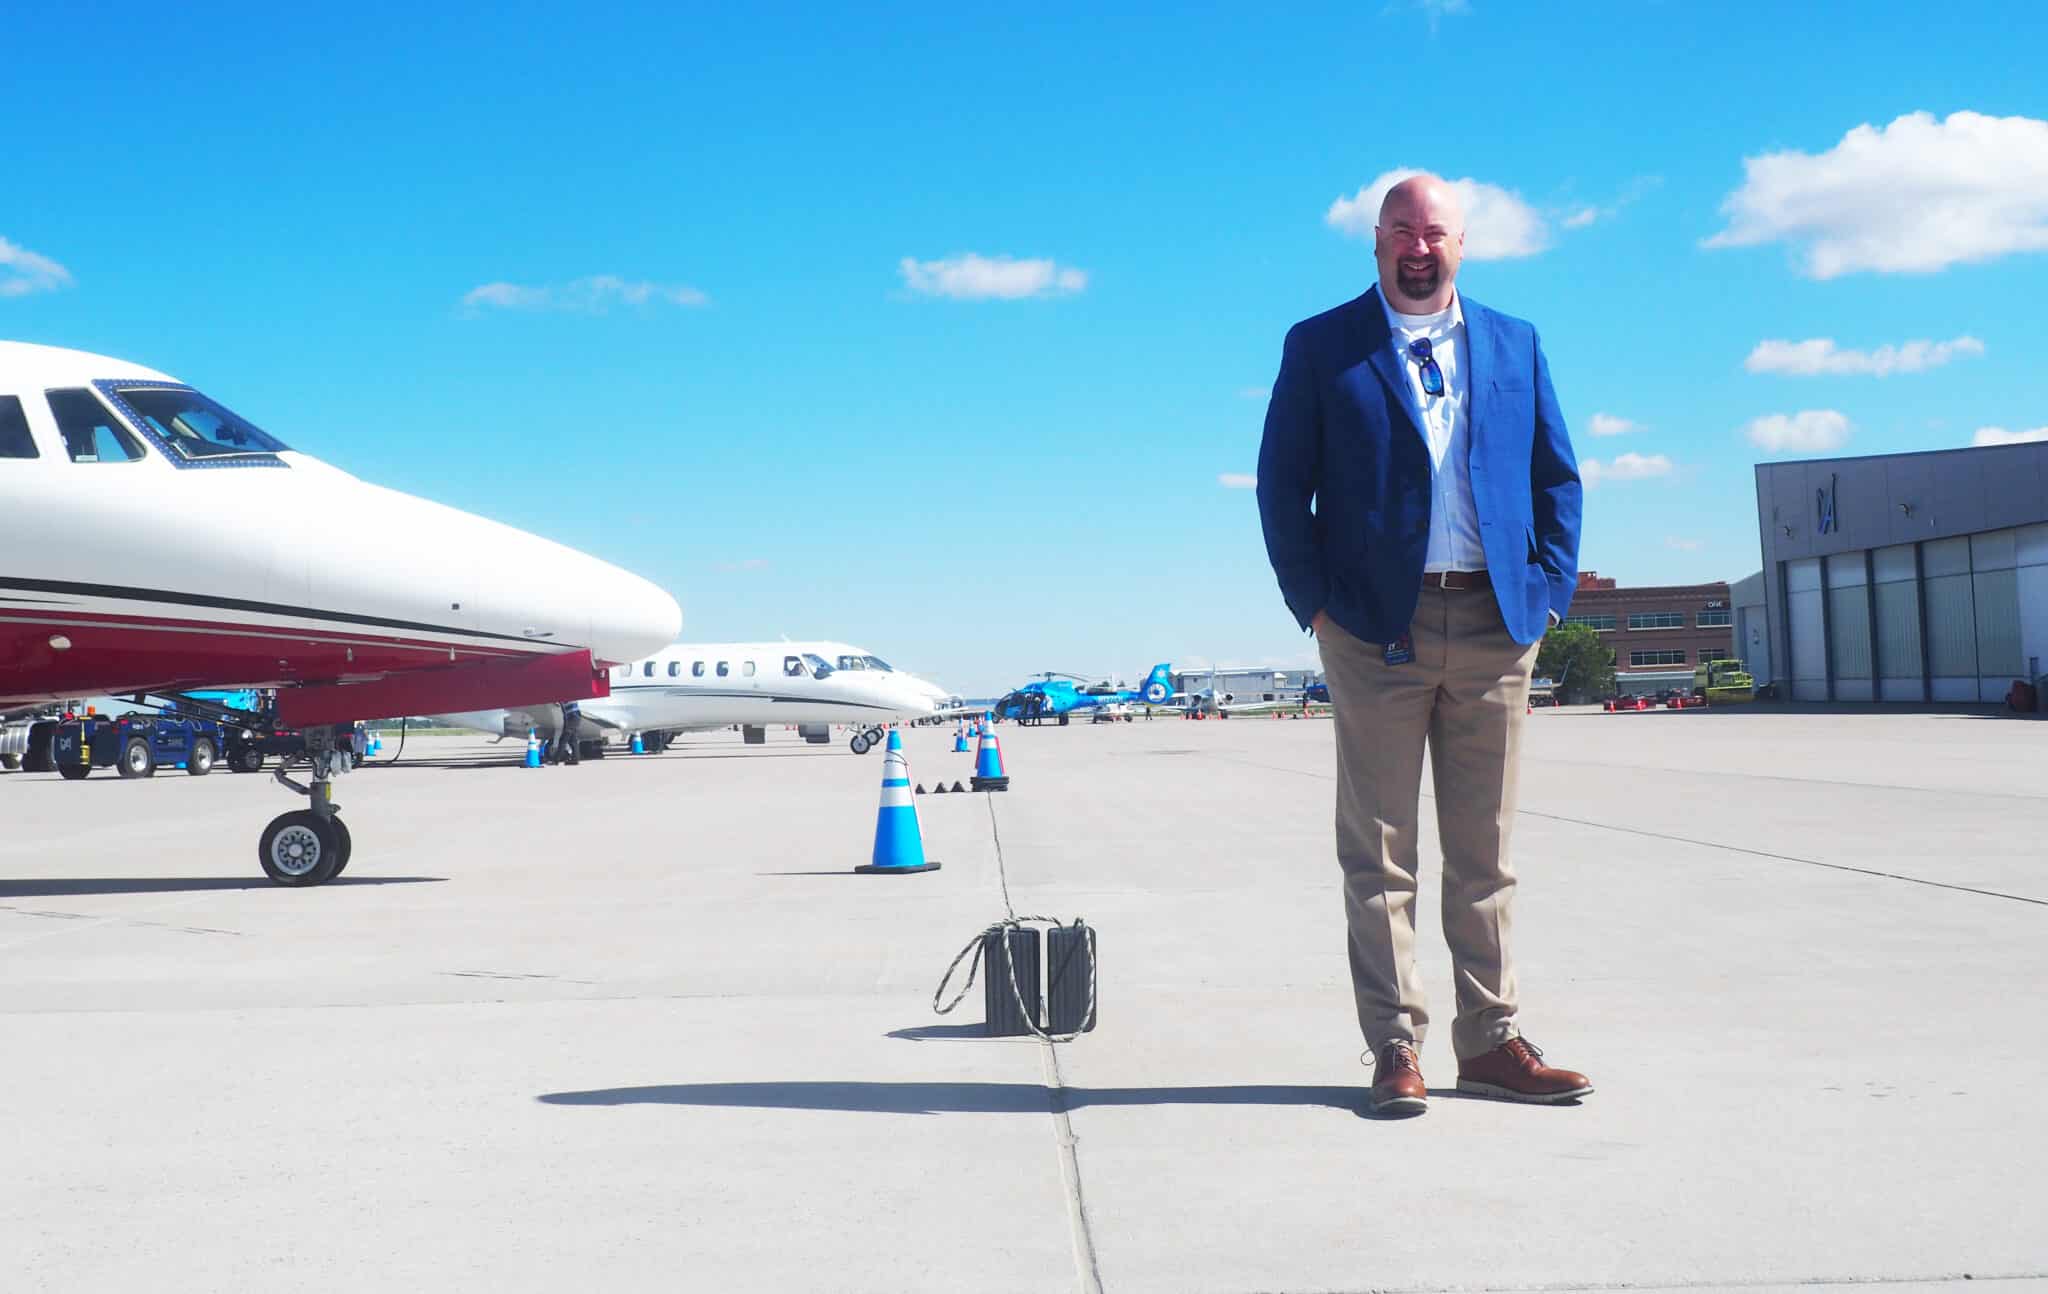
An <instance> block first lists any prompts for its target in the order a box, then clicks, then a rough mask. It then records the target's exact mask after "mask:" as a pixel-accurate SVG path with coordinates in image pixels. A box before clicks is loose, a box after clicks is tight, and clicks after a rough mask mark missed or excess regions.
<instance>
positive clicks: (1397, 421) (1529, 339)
mask: <svg viewBox="0 0 2048 1294" xmlns="http://www.w3.org/2000/svg"><path fill="white" fill-rule="evenodd" d="M1461 300H1462V303H1463V306H1464V313H1465V341H1466V350H1467V351H1468V359H1467V364H1466V371H1465V373H1464V374H1463V380H1464V382H1465V383H1466V389H1467V390H1468V391H1469V392H1470V393H1471V399H1470V404H1469V408H1468V417H1469V421H1468V424H1467V426H1468V429H1469V432H1470V441H1471V459H1470V461H1471V479H1472V499H1473V502H1474V503H1475V504H1476V505H1477V508H1478V513H1479V534H1480V539H1481V541H1482V542H1483V543H1484V545H1485V548H1486V569H1487V571H1488V573H1489V574H1490V576H1491V577H1492V583H1493V594H1494V598H1495V599H1496V600H1497V601H1498V602H1499V603H1500V617H1501V620H1502V622H1503V623H1505V624H1506V625H1507V629H1508V632H1509V633H1510V634H1512V635H1513V636H1514V639H1515V641H1516V642H1521V643H1532V642H1535V641H1536V640H1537V639H1538V638H1540V637H1542V636H1543V631H1544V630H1545V629H1546V628H1547V627H1548V626H1549V621H1550V613H1551V612H1556V613H1557V617H1558V619H1560V620H1562V619H1564V614H1565V611H1566V609H1567V608H1569V607H1570V606H1571V601H1572V590H1573V589H1574V588H1575V587H1576V586H1577V584H1578V578H1579V501H1580V487H1579V468H1578V463H1577V461H1576V460H1575V459H1574V458H1573V457H1572V446H1571V440H1570V438H1569V437H1568V436H1567V435H1566V433H1565V425H1564V415H1563V414H1561V413H1560V412H1558V408H1557V393H1556V392H1555V391H1553V390H1552V389H1551V386H1550V368H1549V365H1547V364H1546V363H1545V362H1544V359H1543V347H1542V345H1541V343H1539V342H1538V341H1537V338H1536V330H1535V328H1534V327H1532V326H1530V325H1529V324H1528V323H1526V322H1524V321H1522V320H1520V319H1515V318H1512V317H1510V316H1508V315H1504V314H1499V313H1497V312H1495V311H1492V310H1488V309H1487V308H1486V307H1484V306H1482V305H1480V304H1479V303H1478V302H1476V301H1474V300H1472V298H1470V297H1462V298H1461ZM1403 363H1404V360H1403V359H1402V357H1401V355H1400V353H1399V352H1398V351H1397V350H1396V349H1395V347H1394V339H1393V335H1392V333H1391V332H1390V330H1389V329H1388V327H1387V315H1386V309H1385V307H1384V306H1382V305H1381V304H1380V294H1379V289H1378V288H1373V289H1372V290H1371V291H1368V292H1367V293H1366V294H1365V295H1364V296H1361V297H1359V298H1357V299H1356V300H1353V301H1347V302H1345V303H1344V304H1343V305H1341V306H1338V307H1337V308H1336V309H1334V310H1328V311H1325V312H1324V313H1322V314H1319V315H1317V316H1316V317H1315V318H1313V319H1304V320H1302V321H1301V322H1300V323H1298V324H1296V325H1294V327H1293V328H1291V329H1289V330H1288V332H1287V342H1286V345H1285V347H1284V348H1283V349H1282V351H1281V354H1280V376H1279V377H1278V378H1276V379H1274V382H1273V400H1272V403H1271V404H1270V405H1269V406H1268V407H1267V409H1266V434H1265V439H1264V441H1263V442H1262V443H1261V444H1260V446H1259V518H1260V521H1261V522H1262V523H1263V525H1264V527H1265V531H1266V554H1267V556H1268V557H1270V558H1271V559H1272V562H1273V573H1274V574H1275V575H1277V576H1279V578H1280V593H1281V596H1283V597H1284V598H1286V600H1287V609H1288V610H1290V611H1292V612H1293V613H1294V618H1295V619H1296V620H1298V621H1299V622H1300V623H1301V626H1302V628H1304V629H1306V628H1308V626H1309V622H1310V621H1311V620H1313V619H1314V618H1315V614H1316V612H1318V611H1326V612H1328V613H1329V616H1330V619H1332V620H1334V621H1336V622H1337V623H1338V624H1339V625H1341V626H1342V627H1343V628H1345V629H1346V630H1348V631H1350V632H1351V633H1352V634H1353V635H1355V636H1357V637H1359V638H1362V639H1364V640H1366V641H1367V642H1379V643H1383V642H1390V641H1392V640H1393V639H1395V638H1398V637H1400V636H1401V635H1402V634H1404V633H1406V632H1408V624H1409V621H1411V620H1413V619H1414V618H1415V605H1416V603H1417V601H1418V600H1420V598H1421V593H1422V566H1423V559H1424V557H1425V556H1426V554H1427V551H1428V548H1429V513H1430V497H1431V491H1430V474H1429V445H1428V442H1427V441H1426V440H1425V439H1424V436H1423V432H1422V417H1421V412H1420V410H1419V409H1417V408H1416V405H1415V397H1414V393H1413V391H1412V390H1411V389H1410V387H1409V385H1408V375H1407V374H1406V373H1405V372H1403V371H1402V367H1401V366H1402V364H1403Z"/></svg>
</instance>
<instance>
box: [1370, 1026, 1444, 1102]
mask: <svg viewBox="0 0 2048 1294" xmlns="http://www.w3.org/2000/svg"><path fill="white" fill-rule="evenodd" d="M1365 1106H1366V1109H1367V1110H1368V1111H1370V1112H1371V1113H1373V1114H1378V1115H1386V1116H1401V1117H1410V1116H1413V1115H1417V1114H1421V1113H1422V1112H1423V1111H1424V1110H1427V1109H1428V1108H1429V1088H1428V1086H1427V1085H1425V1084H1424V1083H1423V1081H1422V1061H1421V1060H1420V1059H1419V1058H1418V1057H1417V1056H1416V1055H1415V1044H1414V1043H1412V1042H1390V1043H1388V1044H1387V1045H1386V1046H1384V1047H1381V1048H1380V1057H1379V1063H1378V1064H1376V1065H1374V1066H1373V1071H1372V1090H1371V1091H1370V1092H1368V1093H1366V1096H1365Z"/></svg>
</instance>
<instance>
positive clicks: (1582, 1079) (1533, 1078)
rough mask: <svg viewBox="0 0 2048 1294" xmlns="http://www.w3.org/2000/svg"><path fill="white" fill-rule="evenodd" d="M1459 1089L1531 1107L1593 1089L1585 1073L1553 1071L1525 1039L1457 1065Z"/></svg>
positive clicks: (1496, 1048) (1549, 1103) (1470, 1093)
mask: <svg viewBox="0 0 2048 1294" xmlns="http://www.w3.org/2000/svg"><path fill="white" fill-rule="evenodd" d="M1458 1090H1459V1091H1460V1092H1464V1093H1466V1094H1468V1095H1471V1096H1491V1097H1495V1098H1497V1099H1499V1100H1502V1101H1523V1102H1526V1103H1528V1104H1530V1105H1559V1104H1562V1103H1563V1102H1565V1101H1575V1100H1577V1099H1578V1098H1580V1097H1582V1096H1584V1095H1586V1094H1587V1093H1588V1092H1591V1091H1592V1090H1593V1084H1592V1083H1591V1082H1589V1081H1588V1080H1587V1078H1586V1076H1585V1075H1584V1074H1575V1073H1573V1072H1572V1071H1571V1070H1568V1069H1553V1068H1551V1067H1550V1066H1549V1065H1546V1064H1544V1063H1543V1053H1542V1052H1541V1051H1539V1050H1538V1049H1537V1048H1536V1046H1535V1044H1534V1043H1531V1042H1530V1041H1529V1040H1528V1039H1526V1038H1510V1039H1508V1040H1507V1041H1506V1042H1504V1043H1502V1044H1501V1045H1500V1046H1498V1047H1495V1048H1494V1049H1493V1050H1492V1051H1489V1052H1487V1053H1486V1054H1485V1055H1483V1056H1474V1057H1472V1058H1471V1059H1470V1060H1461V1061H1459V1062H1458Z"/></svg>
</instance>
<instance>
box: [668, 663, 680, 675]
mask: <svg viewBox="0 0 2048 1294" xmlns="http://www.w3.org/2000/svg"><path fill="white" fill-rule="evenodd" d="M668 676H669V677H670V678H681V677H682V676H683V663H682V662H681V661H679V660H672V661H670V662H669V663H668Z"/></svg>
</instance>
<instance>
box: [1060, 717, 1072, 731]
mask: <svg viewBox="0 0 2048 1294" xmlns="http://www.w3.org/2000/svg"><path fill="white" fill-rule="evenodd" d="M1073 717H1074V716H1072V715H1070V714H1063V715H1061V716H1060V727H1062V728H1064V727H1066V726H1067V720H1069V719H1071V718H1073Z"/></svg>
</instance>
